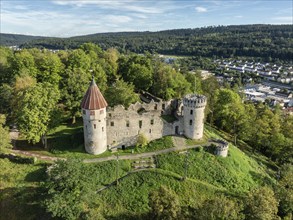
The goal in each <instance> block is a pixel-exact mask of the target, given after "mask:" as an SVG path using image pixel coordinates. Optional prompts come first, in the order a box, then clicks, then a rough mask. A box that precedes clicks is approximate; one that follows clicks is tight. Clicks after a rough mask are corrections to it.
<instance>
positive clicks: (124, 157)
mask: <svg viewBox="0 0 293 220" xmlns="http://www.w3.org/2000/svg"><path fill="white" fill-rule="evenodd" d="M208 145H210V142H208V143H206V144H197V145H192V146H184V145H183V146H182V145H181V146H175V147H171V148H168V149H163V150H158V151H153V152H147V153H140V154H129V155H119V160H137V159H140V158H144V157H152V156H156V155H160V154H167V153H170V152H176V151H183V150H188V149H193V148H197V147H199V146H208ZM12 152H13V153H15V154H22V155H25V156H30V157H36V158H38V159H41V160H48V161H56V160H66V158H60V157H52V156H44V155H40V154H37V153H31V152H29V151H22V150H12ZM110 160H117V156H116V155H111V156H108V157H101V158H92V159H84V160H83V162H84V163H99V162H104V161H110Z"/></svg>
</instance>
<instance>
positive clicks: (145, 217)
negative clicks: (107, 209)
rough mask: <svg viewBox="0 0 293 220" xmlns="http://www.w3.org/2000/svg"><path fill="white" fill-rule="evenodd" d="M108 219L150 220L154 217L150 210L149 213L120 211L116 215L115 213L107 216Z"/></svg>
mask: <svg viewBox="0 0 293 220" xmlns="http://www.w3.org/2000/svg"><path fill="white" fill-rule="evenodd" d="M106 219H108V220H150V219H152V218H151V216H150V214H149V213H148V212H147V213H130V212H124V213H119V214H117V215H115V216H114V215H112V216H106Z"/></svg>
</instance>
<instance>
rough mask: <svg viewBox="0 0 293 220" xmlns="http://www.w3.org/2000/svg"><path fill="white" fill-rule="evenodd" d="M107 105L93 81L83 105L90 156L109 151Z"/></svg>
mask: <svg viewBox="0 0 293 220" xmlns="http://www.w3.org/2000/svg"><path fill="white" fill-rule="evenodd" d="M107 105H108V104H107V102H106V100H105V99H104V97H103V95H102V93H101V92H100V89H99V88H98V86H97V84H96V83H95V80H94V79H93V80H92V82H91V84H90V86H89V88H88V90H87V92H86V94H85V96H84V97H83V100H82V103H81V108H82V118H83V130H84V143H85V150H86V152H88V153H90V154H101V153H103V152H105V151H106V150H107V130H106V107H107Z"/></svg>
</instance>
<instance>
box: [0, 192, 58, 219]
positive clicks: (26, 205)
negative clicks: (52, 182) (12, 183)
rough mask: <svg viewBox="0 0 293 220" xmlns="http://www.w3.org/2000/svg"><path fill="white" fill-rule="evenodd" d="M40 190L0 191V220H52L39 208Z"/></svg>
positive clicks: (41, 198)
mask: <svg viewBox="0 0 293 220" xmlns="http://www.w3.org/2000/svg"><path fill="white" fill-rule="evenodd" d="M42 191H43V189H42V188H39V187H20V188H16V187H11V188H5V189H0V194H1V197H0V210H1V215H0V220H2V219H3V220H7V219H38V220H49V219H52V217H51V216H50V214H48V213H46V211H45V209H44V208H43V207H42V206H41V202H42V200H43V196H42V194H43V193H42Z"/></svg>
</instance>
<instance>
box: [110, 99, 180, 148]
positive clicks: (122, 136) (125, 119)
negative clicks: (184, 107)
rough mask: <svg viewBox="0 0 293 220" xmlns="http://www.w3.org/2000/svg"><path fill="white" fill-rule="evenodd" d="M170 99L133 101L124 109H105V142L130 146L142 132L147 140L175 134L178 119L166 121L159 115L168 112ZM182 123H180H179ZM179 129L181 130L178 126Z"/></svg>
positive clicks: (116, 107)
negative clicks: (145, 101) (172, 121)
mask: <svg viewBox="0 0 293 220" xmlns="http://www.w3.org/2000/svg"><path fill="white" fill-rule="evenodd" d="M171 104H172V102H171V101H167V102H164V101H161V102H154V101H153V100H152V101H151V102H150V103H138V102H137V103H135V104H132V105H130V106H129V108H128V109H125V108H124V107H123V106H121V105H119V106H115V107H114V108H108V109H107V144H108V146H109V147H110V148H111V147H119V146H120V147H121V146H123V145H124V146H130V145H134V144H136V140H137V137H138V135H139V134H144V135H145V136H146V137H147V139H148V140H149V141H151V140H154V139H158V138H161V137H163V136H165V135H173V134H175V126H180V122H179V121H175V122H174V123H167V122H166V121H164V120H162V118H161V115H162V114H163V115H164V114H170V113H171V110H172V105H171ZM181 124H182V123H181ZM179 130H182V129H181V128H179V127H178V132H179Z"/></svg>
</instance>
